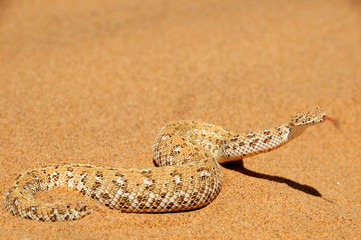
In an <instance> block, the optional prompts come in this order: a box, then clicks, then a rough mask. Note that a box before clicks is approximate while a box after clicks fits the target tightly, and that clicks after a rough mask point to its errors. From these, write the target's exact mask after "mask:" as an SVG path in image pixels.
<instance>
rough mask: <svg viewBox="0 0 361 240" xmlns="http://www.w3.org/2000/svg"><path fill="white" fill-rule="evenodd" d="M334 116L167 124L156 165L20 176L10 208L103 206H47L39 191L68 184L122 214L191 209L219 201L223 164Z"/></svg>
mask: <svg viewBox="0 0 361 240" xmlns="http://www.w3.org/2000/svg"><path fill="white" fill-rule="evenodd" d="M325 117H326V114H325V112H324V111H323V109H322V108H319V107H318V108H316V109H314V110H313V111H308V112H301V113H297V114H295V115H293V116H292V117H291V118H290V120H289V121H288V122H287V123H286V124H282V125H279V126H277V127H274V128H270V129H266V130H260V131H255V132H248V133H244V134H234V133H232V132H230V131H229V130H227V129H224V128H222V127H218V126H215V125H212V124H206V123H201V122H196V121H177V122H172V123H169V124H167V125H166V126H165V127H163V128H162V130H161V132H160V133H159V135H158V136H157V137H156V139H155V142H154V145H153V160H154V162H155V164H156V165H157V166H158V167H153V168H134V169H124V168H119V169H116V168H107V167H99V166H92V165H84V164H58V165H48V166H42V167H39V168H35V169H32V170H29V171H26V172H24V173H22V174H20V175H19V176H18V177H17V178H16V179H15V180H14V182H13V183H12V184H11V186H10V187H9V189H8V191H7V193H6V194H5V208H6V209H7V210H8V211H9V212H10V213H12V214H13V215H14V216H19V217H23V218H27V219H34V220H39V221H47V222H50V221H65V220H75V219H79V218H82V217H84V216H86V215H88V214H90V213H92V212H94V211H95V210H96V209H95V208H93V207H90V206H88V205H82V206H81V205H78V206H72V205H70V204H51V203H44V202H39V201H38V200H36V199H35V195H36V193H37V192H39V191H44V190H48V189H50V188H53V187H56V186H67V187H69V188H71V189H74V190H77V191H79V192H80V193H82V194H83V195H85V196H89V197H91V198H93V199H96V200H98V201H99V202H100V203H102V204H104V205H106V206H108V207H109V208H112V209H117V210H120V211H122V212H136V213H144V212H146V213H156V212H174V211H186V210H191V209H197V208H201V207H203V206H206V205H208V204H209V203H210V202H212V201H213V200H214V199H215V198H216V197H217V195H218V193H219V192H220V189H221V186H222V174H221V170H220V164H219V163H225V162H230V161H237V160H240V159H243V158H246V157H250V156H253V155H256V154H259V153H262V152H269V151H271V150H274V149H276V148H278V147H280V146H282V145H283V144H285V143H287V142H288V141H290V140H292V139H293V138H295V137H297V136H298V135H300V134H301V133H302V132H303V131H304V130H305V129H306V128H307V127H308V126H311V125H313V124H315V123H320V122H322V121H323V120H324V119H325Z"/></svg>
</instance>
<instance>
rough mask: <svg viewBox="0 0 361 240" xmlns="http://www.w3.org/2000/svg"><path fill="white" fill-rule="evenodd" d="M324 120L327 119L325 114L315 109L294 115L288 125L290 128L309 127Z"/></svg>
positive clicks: (317, 108)
mask: <svg viewBox="0 0 361 240" xmlns="http://www.w3.org/2000/svg"><path fill="white" fill-rule="evenodd" d="M325 119H327V117H326V112H325V111H324V110H323V109H322V108H321V107H316V108H315V109H313V110H312V111H307V112H299V113H296V114H295V115H293V116H292V117H291V119H290V121H289V122H288V123H289V125H291V126H306V125H307V126H310V125H313V124H315V123H320V122H323V120H325Z"/></svg>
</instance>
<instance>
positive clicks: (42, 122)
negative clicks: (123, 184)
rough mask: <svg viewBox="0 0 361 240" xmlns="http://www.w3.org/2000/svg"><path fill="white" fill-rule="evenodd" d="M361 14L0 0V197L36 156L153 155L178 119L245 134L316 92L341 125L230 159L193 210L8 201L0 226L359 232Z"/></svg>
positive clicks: (188, 234)
mask: <svg viewBox="0 0 361 240" xmlns="http://www.w3.org/2000/svg"><path fill="white" fill-rule="evenodd" d="M360 26H361V3H360V2H359V1H356V0H355V1H337V0H335V1H333V0H332V1H329V0H324V1H279V0H276V1H253V0H245V1H237V0H226V1H209V0H207V1H203V0H200V1H199V0H197V1H178V0H176V1H158V0H155V1H137V0H124V1H111V0H94V1H73V0H64V1H41V0H32V1H26V0H18V1H10V0H3V1H0V66H1V67H0V132H1V134H0V198H1V199H3V198H4V194H5V191H6V189H7V187H8V185H9V184H10V182H11V181H12V180H13V179H14V178H15V177H16V176H17V175H18V174H19V173H20V172H22V171H25V170H27V169H31V168H34V167H37V166H41V165H47V164H57V163H88V164H89V163H90V164H93V165H101V166H109V167H124V168H138V167H152V166H153V162H152V144H153V139H154V138H155V136H156V135H157V133H158V132H159V130H160V128H161V127H162V126H164V125H165V124H166V123H168V122H170V121H174V120H181V119H190V120H198V121H202V122H208V123H213V124H217V125H220V126H223V127H226V128H228V129H230V130H232V131H234V132H239V133H242V132H246V131H251V130H258V129H264V128H267V127H272V126H276V125H278V124H281V123H285V122H286V121H287V120H288V118H289V116H290V115H292V114H293V113H295V112H298V111H303V110H307V109H311V108H313V107H315V106H318V105H319V106H322V107H323V108H325V109H326V111H327V113H328V115H329V116H330V117H333V118H335V119H337V121H338V124H339V125H338V128H336V127H335V126H334V125H333V124H332V123H331V122H326V123H324V124H321V125H319V126H314V127H312V128H310V129H308V130H307V131H306V132H305V133H304V134H303V135H301V136H300V137H298V138H297V139H295V140H294V141H292V142H290V143H289V144H287V145H285V146H284V147H282V148H280V149H278V150H275V151H273V152H270V153H267V154H262V155H258V156H254V157H252V158H246V159H244V160H242V161H240V162H238V163H234V164H228V165H225V166H223V167H222V172H223V176H224V177H223V186H222V190H221V192H220V194H219V195H218V197H217V198H216V199H215V200H214V201H213V202H212V203H211V204H210V205H208V206H206V207H204V208H202V209H199V210H195V211H188V212H179V213H169V214H128V213H121V212H119V211H116V210H111V209H108V208H107V207H105V206H100V210H99V211H98V212H96V213H94V214H92V215H89V216H87V217H85V218H83V219H81V220H77V221H69V222H60V223H43V222H36V221H31V220H26V219H21V218H18V217H14V216H12V215H11V214H10V213H9V212H8V211H6V209H5V208H4V205H3V201H2V200H1V202H0V203H1V204H0V229H1V230H0V239H169V238H172V239H361V227H360V226H361V157H360V149H361V144H360V136H361V127H360V125H361V124H360V118H361V104H360V100H361V96H360V95H361V94H360V89H361V27H360ZM84 198H85V197H84V196H81V195H79V194H77V193H74V192H72V191H70V190H67V189H56V190H53V191H50V192H46V193H43V194H41V195H40V196H39V199H42V200H43V201H48V202H52V201H60V202H63V201H68V202H70V203H77V202H78V201H88V202H90V203H94V200H92V199H84Z"/></svg>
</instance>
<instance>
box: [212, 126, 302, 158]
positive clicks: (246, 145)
mask: <svg viewBox="0 0 361 240" xmlns="http://www.w3.org/2000/svg"><path fill="white" fill-rule="evenodd" d="M305 129H306V126H292V125H290V124H288V123H287V124H282V125H280V126H277V127H274V128H270V129H265V130H261V131H255V132H249V133H245V134H242V135H233V136H231V137H230V138H228V139H227V140H225V141H224V143H223V144H222V147H221V150H220V152H219V157H218V162H219V163H225V162H232V161H238V160H241V159H243V158H246V157H251V156H254V155H256V154H259V153H265V152H270V151H272V150H275V149H277V148H279V147H281V146H282V145H284V144H286V143H287V142H289V141H291V140H292V139H294V138H296V137H297V136H299V135H301V134H302V133H303V132H304V130H305Z"/></svg>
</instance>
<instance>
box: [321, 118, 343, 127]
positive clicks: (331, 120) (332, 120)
mask: <svg viewBox="0 0 361 240" xmlns="http://www.w3.org/2000/svg"><path fill="white" fill-rule="evenodd" d="M323 119H324V120H328V121H330V122H332V124H333V125H334V126H335V127H336V128H339V125H338V122H337V120H336V119H333V118H330V117H327V116H323Z"/></svg>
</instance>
